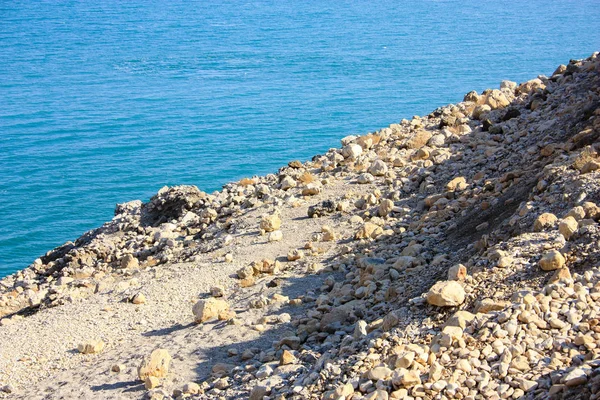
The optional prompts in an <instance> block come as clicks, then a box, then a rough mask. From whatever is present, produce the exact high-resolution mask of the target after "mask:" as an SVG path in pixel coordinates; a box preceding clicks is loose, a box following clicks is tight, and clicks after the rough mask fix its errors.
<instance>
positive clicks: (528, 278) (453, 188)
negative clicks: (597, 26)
mask: <svg viewBox="0 0 600 400" xmlns="http://www.w3.org/2000/svg"><path fill="white" fill-rule="evenodd" d="M599 137H600V56H599V55H598V53H595V54H594V55H592V56H591V57H590V58H588V59H586V60H579V61H575V60H573V61H571V62H570V63H569V64H568V65H562V66H560V67H559V68H558V69H557V70H556V71H555V72H554V73H553V74H552V76H550V77H545V76H540V77H538V78H536V79H533V80H531V81H528V82H524V83H522V84H520V85H518V84H516V83H514V82H508V81H504V82H502V84H501V85H500V88H499V89H493V90H486V91H484V92H483V93H482V94H479V93H476V92H470V93H468V94H467V95H466V96H465V99H464V101H463V102H461V103H458V104H456V105H449V106H446V107H442V108H439V109H437V110H435V111H434V112H432V113H431V114H429V115H427V116H423V117H413V118H412V119H411V120H403V121H401V122H400V123H398V124H392V125H390V127H388V128H385V129H382V130H380V131H378V132H374V133H370V134H367V135H363V136H349V137H346V138H344V139H342V146H341V148H339V149H331V150H330V151H329V152H327V153H326V154H324V155H320V156H316V157H314V158H313V159H312V160H311V161H309V162H306V163H304V164H303V163H300V162H297V161H295V162H291V163H290V164H289V165H288V166H286V167H284V168H282V169H280V171H279V172H278V173H277V174H272V175H267V176H265V177H253V178H247V179H243V180H242V181H240V182H237V183H231V184H228V185H226V186H224V188H223V190H222V191H220V192H217V193H214V194H207V193H204V192H201V191H200V190H198V189H197V188H196V187H193V186H179V187H172V188H163V189H161V190H160V191H159V192H158V193H157V194H156V195H155V196H154V197H153V198H152V199H151V200H150V201H149V202H148V203H145V204H143V203H142V202H140V201H133V202H129V203H125V204H121V205H118V206H117V207H116V210H115V217H114V218H113V220H112V221H110V222H108V223H106V224H105V225H103V226H102V227H100V228H98V229H96V230H93V231H91V232H88V233H86V234H85V235H83V236H82V237H81V238H79V239H78V240H76V241H75V242H74V243H67V244H65V245H63V246H61V247H59V248H57V249H54V250H52V251H50V252H48V253H47V254H46V255H44V256H43V257H40V258H39V259H38V260H36V262H35V263H34V264H33V265H31V266H29V267H28V268H27V269H25V270H23V271H20V272H18V273H16V274H14V275H12V276H9V277H6V278H4V279H2V280H1V281H0V317H2V319H0V332H2V333H3V337H4V339H3V340H1V341H0V354H3V356H2V357H0V383H1V384H2V385H4V386H2V390H3V393H5V395H6V396H12V397H17V398H18V397H22V398H35V397H36V396H37V397H38V398H54V397H60V396H63V397H65V396H66V397H68V396H69V395H73V393H75V392H71V391H70V390H75V389H73V388H74V387H77V388H78V389H77V390H81V391H80V392H77V393H78V394H80V395H85V397H86V398H93V397H97V398H109V397H114V398H140V397H148V398H153V399H160V398H210V399H212V398H224V399H229V398H251V399H263V398H269V399H284V398H296V399H307V398H315V399H335V400H338V399H357V400H358V399H363V398H364V399H411V398H413V399H418V398H420V399H429V398H440V399H442V398H459V399H460V398H463V399H475V398H520V397H526V398H548V397H552V398H577V397H579V398H597V397H600V395H599V394H598V392H599V388H600V361H599V358H600V357H598V352H599V351H600V350H598V344H600V327H598V318H599V317H598V312H599V307H600V303H598V300H599V299H600V283H599V281H600V269H598V261H599V256H600V246H599V245H598V243H600V242H599V241H598V239H600V227H599V225H598V221H599V220H600V207H599V206H598V205H599V204H600V184H598V174H600V172H599V171H598V170H599V169H600V157H599V151H600V147H599V145H598V138H599ZM213 275H214V276H219V277H220V278H219V281H218V282H211V283H210V284H209V285H208V287H205V288H203V289H202V290H198V289H197V288H198V287H199V286H200V285H202V284H204V281H207V282H208V281H211V279H212V280H214V279H216V278H214V276H213ZM211 276H213V277H212V278H211ZM162 280H164V282H163V281H162ZM185 281H189V282H188V283H189V284H186V283H185ZM205 286H206V285H205ZM182 291H183V292H184V293H181V292H182ZM161 296H164V297H165V298H168V299H169V300H166V301H163V302H161V303H158V302H157V299H159V298H160V297H161ZM173 299H176V301H173ZM152 307H155V308H160V310H161V311H160V312H156V313H153V311H152V309H151V308H152ZM61 310H69V312H68V313H67V312H66V311H65V314H64V315H61ZM91 310H94V311H93V314H92V315H93V316H95V315H101V313H113V312H114V314H113V315H111V318H110V319H109V320H107V321H106V322H104V321H103V322H102V324H106V325H107V326H106V329H105V330H103V329H102V328H98V326H97V325H93V324H92V325H89V326H84V324H83V322H81V321H80V320H79V319H77V318H75V320H73V317H72V316H73V315H77V316H82V315H86V313H87V314H90V312H92V311H91ZM114 310H116V312H115V311H114ZM136 314H137V315H139V314H143V315H144V317H143V318H142V319H138V322H140V324H138V325H137V326H134V327H132V329H130V330H131V332H130V331H127V332H122V331H119V330H118V329H116V328H118V327H122V326H124V325H126V324H127V323H128V320H129V318H130V317H131V318H136V317H135V316H136ZM186 314H187V316H186ZM92 319H95V318H94V317H92ZM82 320H83V318H82ZM41 321H52V322H53V323H56V326H63V325H68V324H69V323H72V324H73V332H74V333H73V334H72V335H73V340H80V343H73V346H72V348H73V349H76V348H79V350H78V351H75V350H74V351H72V352H70V353H68V352H67V351H66V350H64V351H63V347H66V346H67V345H66V344H61V345H56V346H55V347H54V348H53V349H47V348H45V347H48V346H47V345H46V343H44V342H43V341H42V342H41V343H37V342H35V340H33V339H32V340H33V341H34V343H33V347H34V349H33V350H32V351H31V353H32V354H28V355H26V356H24V355H23V354H21V353H19V351H20V350H19V349H9V347H11V338H12V337H13V335H16V333H17V332H31V334H30V336H27V334H25V335H24V336H25V337H27V338H35V335H36V333H35V332H36V329H41V328H40V325H39V324H40V323H41ZM141 321H145V322H144V323H141ZM215 321H222V322H215ZM94 322H97V321H94ZM61 323H62V325H61ZM94 329H99V331H101V332H102V335H101V336H102V338H97V337H89V336H91V335H92V334H93V332H94ZM157 332H160V334H158V333H157ZM5 333H6V334H5ZM69 334H71V332H69ZM158 338H160V339H158ZM100 339H102V340H100ZM105 341H106V346H105ZM61 346H62V347H61ZM200 349H204V350H203V351H200ZM7 354H8V356H7ZM86 361H89V362H92V363H94V367H93V368H92V367H91V366H90V365H89V364H87V363H86ZM198 364H202V367H198ZM90 370H94V371H95V372H94V374H93V375H94V378H93V379H91V380H88V379H89V378H87V376H88V375H89V372H90ZM61 371H62V372H61ZM57 377H59V381H60V382H61V385H53V384H52V383H53V382H56V381H57ZM127 382H131V384H127ZM81 387H83V389H80V388H81ZM42 389H43V390H42ZM1 393H2V392H0V396H1V395H2V394H1Z"/></svg>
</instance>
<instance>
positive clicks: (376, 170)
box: [367, 160, 388, 176]
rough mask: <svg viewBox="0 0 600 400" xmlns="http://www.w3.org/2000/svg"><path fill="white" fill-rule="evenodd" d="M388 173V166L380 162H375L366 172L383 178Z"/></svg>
mask: <svg viewBox="0 0 600 400" xmlns="http://www.w3.org/2000/svg"><path fill="white" fill-rule="evenodd" d="M387 171H388V166H387V165H386V163H385V162H383V161H382V160H375V161H373V163H372V164H371V166H370V167H369V169H368V170H367V172H369V173H370V174H371V175H373V176H384V175H385V174H386V172H387Z"/></svg>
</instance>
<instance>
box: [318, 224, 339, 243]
mask: <svg viewBox="0 0 600 400" xmlns="http://www.w3.org/2000/svg"><path fill="white" fill-rule="evenodd" d="M321 232H322V233H323V241H324V242H332V241H334V240H336V236H335V231H334V230H333V228H332V227H330V226H329V225H323V226H322V227H321Z"/></svg>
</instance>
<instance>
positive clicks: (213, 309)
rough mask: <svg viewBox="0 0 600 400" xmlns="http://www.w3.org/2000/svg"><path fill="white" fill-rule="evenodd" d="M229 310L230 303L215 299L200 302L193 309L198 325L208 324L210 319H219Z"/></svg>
mask: <svg viewBox="0 0 600 400" xmlns="http://www.w3.org/2000/svg"><path fill="white" fill-rule="evenodd" d="M228 310H229V303H227V302H226V301H225V300H222V299H215V298H214V297H211V298H209V299H202V300H199V301H198V302H197V303H196V304H194V307H193V308H192V313H193V314H194V320H195V321H196V322H197V323H202V322H206V321H208V320H209V319H212V318H217V317H218V316H219V314H220V313H222V312H223V311H228Z"/></svg>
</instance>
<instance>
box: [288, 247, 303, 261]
mask: <svg viewBox="0 0 600 400" xmlns="http://www.w3.org/2000/svg"><path fill="white" fill-rule="evenodd" d="M303 257H304V252H303V251H302V250H298V249H293V250H290V251H289V252H288V254H287V259H288V261H296V260H301V259H302V258H303Z"/></svg>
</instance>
